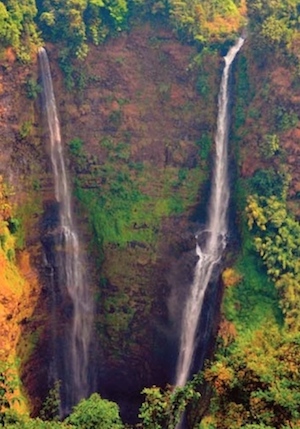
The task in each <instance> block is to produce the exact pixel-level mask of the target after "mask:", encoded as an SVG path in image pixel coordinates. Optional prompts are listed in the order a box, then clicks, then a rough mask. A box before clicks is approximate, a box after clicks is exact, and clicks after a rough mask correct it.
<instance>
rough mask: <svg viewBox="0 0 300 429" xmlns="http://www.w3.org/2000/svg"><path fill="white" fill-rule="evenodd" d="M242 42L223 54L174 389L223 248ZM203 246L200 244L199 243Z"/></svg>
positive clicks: (187, 367)
mask: <svg viewBox="0 0 300 429" xmlns="http://www.w3.org/2000/svg"><path fill="white" fill-rule="evenodd" d="M243 43H244V39H243V38H240V39H239V40H238V41H237V43H236V44H235V46H233V47H232V48H231V49H230V50H229V52H228V53H227V55H226V57H225V58H224V60H225V66H224V70H223V75H222V80H221V85H220V92H219V100H218V120H217V132H216V136H215V146H216V155H215V166H214V177H213V184H212V193H211V197H210V202H209V213H208V222H207V225H206V228H205V231H202V232H201V233H200V234H199V235H198V236H196V239H197V245H196V252H197V255H198V257H199V260H198V262H197V265H196V268H195V273H194V280H193V283H192V285H191V289H190V292H189V295H188V297H187V300H186V303H185V307H184V309H183V315H182V322H181V336H180V347H179V357H178V362H177V368H176V386H184V385H185V383H186V381H187V379H188V377H189V375H190V371H191V366H192V364H193V360H194V354H195V349H196V347H197V327H198V323H199V319H200V314H201V310H202V305H203V299H204V296H205V292H206V289H207V287H208V284H209V281H210V280H211V278H212V274H213V273H215V270H216V269H217V267H218V265H219V262H220V259H221V257H222V254H223V251H224V249H225V247H226V244H227V243H226V236H227V208H228V202H229V184H228V174H227V169H228V154H227V143H228V132H229V91H228V80H229V73H230V66H231V64H232V62H233V61H234V59H235V57H236V55H237V53H238V52H239V50H240V49H241V47H242V45H243ZM203 241H204V243H203V244H200V242H201V243H202V242H203Z"/></svg>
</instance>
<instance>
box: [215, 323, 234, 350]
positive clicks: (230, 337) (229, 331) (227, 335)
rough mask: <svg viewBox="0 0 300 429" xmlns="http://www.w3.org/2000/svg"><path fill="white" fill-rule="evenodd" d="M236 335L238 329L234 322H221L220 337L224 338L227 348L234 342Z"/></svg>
mask: <svg viewBox="0 0 300 429" xmlns="http://www.w3.org/2000/svg"><path fill="white" fill-rule="evenodd" d="M236 334H237V332H236V328H235V326H234V324H233V323H232V322H229V321H228V320H226V319H224V320H222V321H221V323H220V327H219V336H220V337H221V338H222V340H223V343H224V346H225V347H227V346H228V345H229V344H230V343H232V341H234V339H235V337H236Z"/></svg>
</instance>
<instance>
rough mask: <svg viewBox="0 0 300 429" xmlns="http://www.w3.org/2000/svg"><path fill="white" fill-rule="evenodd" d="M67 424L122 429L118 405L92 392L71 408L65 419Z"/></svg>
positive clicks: (85, 428)
mask: <svg viewBox="0 0 300 429" xmlns="http://www.w3.org/2000/svg"><path fill="white" fill-rule="evenodd" d="M65 423H66V424H67V425H70V426H71V427H76V428H80V429H122V428H123V424H122V421H121V418H120V416H119V408H118V405H117V404H115V403H114V402H111V401H108V400H107V399H102V398H101V396H100V395H99V394H98V393H93V394H92V395H91V396H90V397H89V398H88V399H83V400H81V401H80V402H79V404H78V405H76V406H75V407H74V408H73V411H72V414H71V415H70V416H69V417H67V419H66V420H65Z"/></svg>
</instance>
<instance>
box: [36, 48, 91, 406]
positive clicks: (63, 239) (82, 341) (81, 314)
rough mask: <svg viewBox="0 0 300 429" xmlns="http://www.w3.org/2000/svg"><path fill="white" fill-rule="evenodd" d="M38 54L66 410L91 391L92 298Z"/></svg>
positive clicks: (47, 79)
mask: <svg viewBox="0 0 300 429" xmlns="http://www.w3.org/2000/svg"><path fill="white" fill-rule="evenodd" d="M38 54H39V61H40V67H41V77H42V86H43V93H44V101H45V108H46V115H47V121H48V127H49V134H50V156H51V163H52V169H53V174H54V184H55V198H56V200H57V202H58V204H59V220H60V234H59V246H60V247H61V249H62V250H63V252H60V253H61V256H60V257H61V258H63V259H62V260H61V261H60V264H59V267H58V270H59V273H58V276H59V283H60V284H59V287H60V289H61V291H62V294H63V292H64V290H67V292H68V294H69V296H70V298H71V301H72V305H73V312H72V321H71V324H72V326H71V329H70V332H66V333H65V338H64V341H65V344H64V345H63V347H64V350H63V360H64V362H63V367H64V370H63V372H64V373H63V374H58V377H59V378H60V379H61V382H62V384H63V386H62V388H63V390H64V392H65V394H64V396H65V397H64V398H61V400H62V413H63V414H66V413H67V412H68V411H70V409H71V407H72V406H73V405H74V404H76V403H77V402H78V401H79V400H80V399H82V398H84V397H86V396H87V395H88V394H89V393H90V392H89V390H90V389H89V381H88V369H89V368H88V367H89V349H90V341H91V329H92V322H93V301H92V297H91V294H90V292H89V289H88V286H87V284H86V282H85V279H84V276H83V267H82V265H83V264H82V256H81V252H80V245H79V240H78V235H77V232H76V228H75V224H74V220H73V216H72V204H71V192H70V189H69V185H68V180H67V173H66V166H65V162H64V156H63V147H62V141H61V134H60V124H59V120H58V115H57V109H56V102H55V97H54V91H53V85H52V78H51V71H50V66H49V61H48V57H47V53H46V51H45V49H44V48H40V49H39V53H38ZM54 358H55V357H54Z"/></svg>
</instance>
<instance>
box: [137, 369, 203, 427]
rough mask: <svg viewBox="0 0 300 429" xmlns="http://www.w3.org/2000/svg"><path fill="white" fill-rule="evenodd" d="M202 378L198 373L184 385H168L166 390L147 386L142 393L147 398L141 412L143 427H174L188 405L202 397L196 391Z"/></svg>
mask: <svg viewBox="0 0 300 429" xmlns="http://www.w3.org/2000/svg"><path fill="white" fill-rule="evenodd" d="M200 379H201V376H200V375H199V374H198V375H196V376H194V378H193V380H191V381H188V382H187V383H186V385H185V386H184V387H174V388H172V387H171V386H168V387H167V388H166V389H165V390H162V389H161V388H159V387H156V386H153V387H150V388H145V389H144V390H143V391H142V393H143V394H145V395H146V398H145V401H144V402H143V404H142V406H141V408H140V412H139V418H140V419H141V420H142V427H143V429H174V428H175V427H176V425H177V424H178V423H179V421H180V418H181V416H182V414H183V412H184V410H185V408H186V406H187V405H188V404H191V403H195V402H197V401H198V399H199V398H200V393H199V392H197V391H196V387H197V386H198V385H199V383H200Z"/></svg>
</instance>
